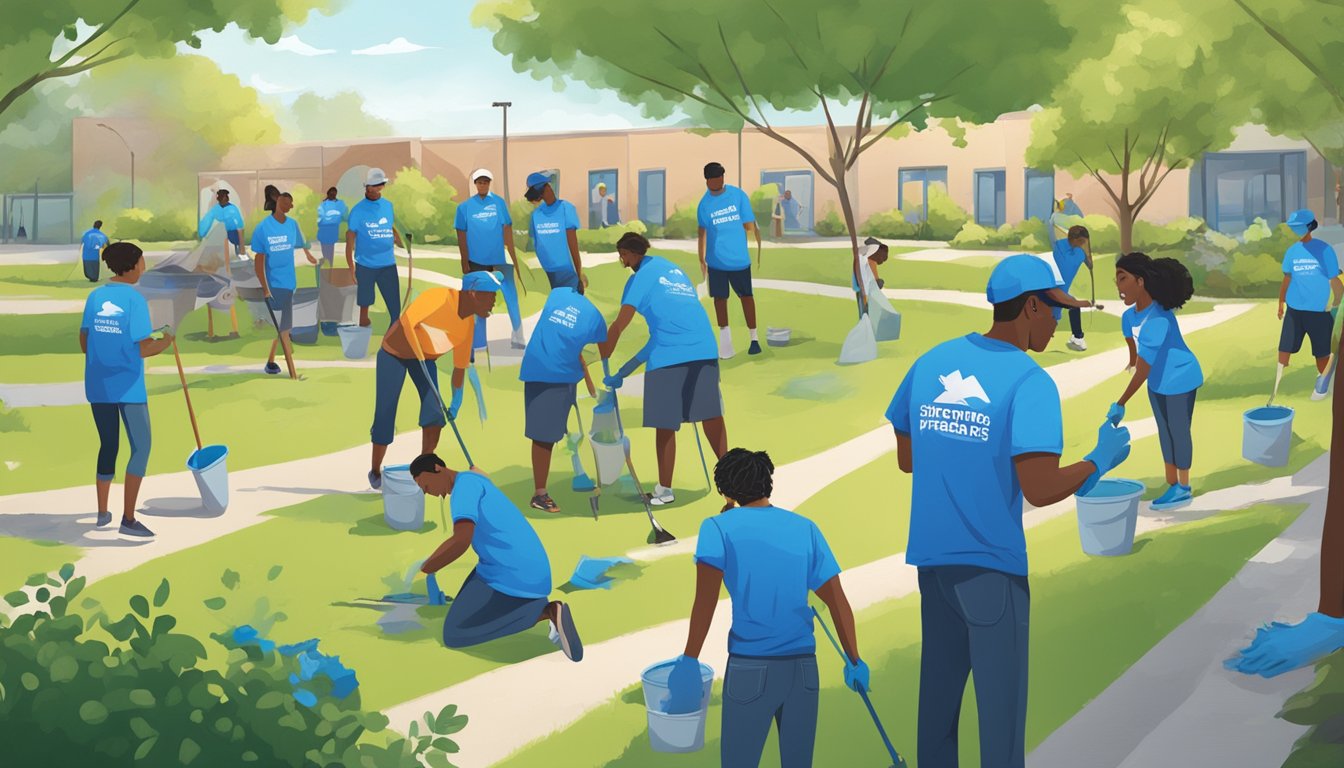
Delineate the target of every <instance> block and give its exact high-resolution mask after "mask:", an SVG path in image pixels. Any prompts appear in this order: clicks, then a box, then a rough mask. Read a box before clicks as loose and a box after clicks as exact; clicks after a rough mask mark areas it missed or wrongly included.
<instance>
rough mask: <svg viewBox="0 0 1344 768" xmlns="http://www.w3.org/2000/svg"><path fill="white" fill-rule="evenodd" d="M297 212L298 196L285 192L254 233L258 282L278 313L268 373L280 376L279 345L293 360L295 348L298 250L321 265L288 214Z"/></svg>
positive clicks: (253, 241) (253, 240)
mask: <svg viewBox="0 0 1344 768" xmlns="http://www.w3.org/2000/svg"><path fill="white" fill-rule="evenodd" d="M293 209H294V197H293V196H292V195H290V194H289V193H288V192H281V193H279V194H277V195H276V198H275V212H274V213H272V214H271V215H270V216H267V217H266V218H264V219H262V220H261V221H259V222H257V226H256V228H255V229H253V230H252V255H253V257H254V263H253V266H254V267H255V268H256V270H257V280H259V281H261V291H262V294H263V295H264V296H265V297H266V298H267V299H270V305H271V310H272V311H273V312H275V313H276V319H277V321H278V322H277V325H276V328H277V330H278V331H279V334H277V338H276V340H275V341H272V342H271V354H270V356H269V357H267V358H266V367H265V368H263V369H262V370H264V371H265V372H266V373H269V374H271V375H275V374H278V373H280V366H279V365H278V364H277V363H276V362H275V350H276V346H277V345H279V344H280V343H282V342H283V343H284V345H285V349H284V353H285V356H286V357H287V358H291V359H292V358H293V355H294V345H293V343H292V342H291V341H290V340H289V334H290V331H291V330H292V329H293V327H294V291H295V290H296V289H297V288H298V280H297V279H296V277H295V274H294V250H295V249H296V248H302V249H303V254H304V255H305V256H307V257H308V263H309V264H317V259H315V258H313V252H312V251H310V250H308V241H307V240H306V239H304V236H303V230H302V229H300V228H299V222H298V221H296V220H295V219H293V218H291V217H290V216H289V215H288V214H289V212H290V211H292V210H293Z"/></svg>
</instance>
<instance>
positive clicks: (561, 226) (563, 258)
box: [467, 200, 579, 272]
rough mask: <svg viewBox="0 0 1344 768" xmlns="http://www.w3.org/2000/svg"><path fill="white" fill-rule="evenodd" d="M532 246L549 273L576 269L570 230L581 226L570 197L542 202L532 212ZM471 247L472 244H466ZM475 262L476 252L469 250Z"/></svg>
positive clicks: (538, 259) (542, 265)
mask: <svg viewBox="0 0 1344 768" xmlns="http://www.w3.org/2000/svg"><path fill="white" fill-rule="evenodd" d="M531 226H532V248H533V250H535V251H536V252H537V261H539V262H541V268H542V269H544V270H546V271H547V272H573V271H574V259H573V257H572V256H570V253H569V230H571V229H578V228H579V212H578V211H577V210H576V209H575V208H574V204H573V203H570V202H569V201H568V200H556V201H555V205H547V204H545V203H541V204H540V205H538V206H537V207H536V209H535V210H533V211H532V225H531ZM467 245H468V247H470V245H471V244H470V243H468V244H467ZM470 254H471V257H472V259H471V260H472V261H475V260H476V256H475V254H476V252H475V251H471V252H470Z"/></svg>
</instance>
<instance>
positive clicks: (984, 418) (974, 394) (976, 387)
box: [919, 371, 991, 442]
mask: <svg viewBox="0 0 1344 768" xmlns="http://www.w3.org/2000/svg"><path fill="white" fill-rule="evenodd" d="M938 382H939V383H940V384H942V385H943V392H942V394H940V395H938V396H937V397H935V398H934V399H933V403H926V404H924V405H921V406H919V431H920V432H937V433H938V434H940V435H945V436H947V437H950V438H952V439H954V440H964V441H967V442H988V440H989V428H990V426H991V420H990V417H989V414H987V413H985V412H983V411H980V410H977V409H976V406H975V405H973V404H972V403H970V402H969V401H971V400H980V401H982V402H983V403H984V404H985V405H988V404H989V395H987V394H985V389H984V387H982V386H980V382H979V381H978V380H976V378H975V377H974V376H967V377H962V375H961V371H953V372H951V373H949V374H947V375H946V376H939V377H938ZM940 403H941V405H939V404H940Z"/></svg>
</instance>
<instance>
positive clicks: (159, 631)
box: [150, 614, 177, 637]
mask: <svg viewBox="0 0 1344 768" xmlns="http://www.w3.org/2000/svg"><path fill="white" fill-rule="evenodd" d="M176 626H177V619H176V618H175V617H173V616H170V615H168V614H164V615H162V616H155V617H154V628H153V629H151V630H150V634H151V635H153V636H154V637H158V636H159V635H166V634H168V633H169V632H171V631H172V629H173V627H176Z"/></svg>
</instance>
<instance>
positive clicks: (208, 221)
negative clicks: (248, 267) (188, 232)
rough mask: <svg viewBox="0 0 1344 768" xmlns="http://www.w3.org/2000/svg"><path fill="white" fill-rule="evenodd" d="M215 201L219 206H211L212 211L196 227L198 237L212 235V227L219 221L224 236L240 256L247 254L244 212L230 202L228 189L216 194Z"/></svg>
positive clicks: (206, 213) (207, 212)
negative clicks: (244, 238)
mask: <svg viewBox="0 0 1344 768" xmlns="http://www.w3.org/2000/svg"><path fill="white" fill-rule="evenodd" d="M215 201H216V202H217V203H218V204H217V205H212V206H210V210H208V211H206V212H205V215H204V216H202V217H201V223H200V224H199V225H198V226H197V227H196V235H197V236H198V237H205V236H206V235H208V234H209V233H210V227H211V225H213V224H214V223H215V222H216V221H218V222H219V223H220V224H221V225H223V227H224V234H225V236H226V237H228V239H229V242H230V243H233V247H234V249H235V251H237V253H238V255H239V256H241V255H243V254H245V253H247V248H245V247H244V246H243V225H244V222H243V212H242V211H240V210H238V206H236V205H234V204H233V203H231V202H229V190H227V189H221V190H219V191H217V192H215Z"/></svg>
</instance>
